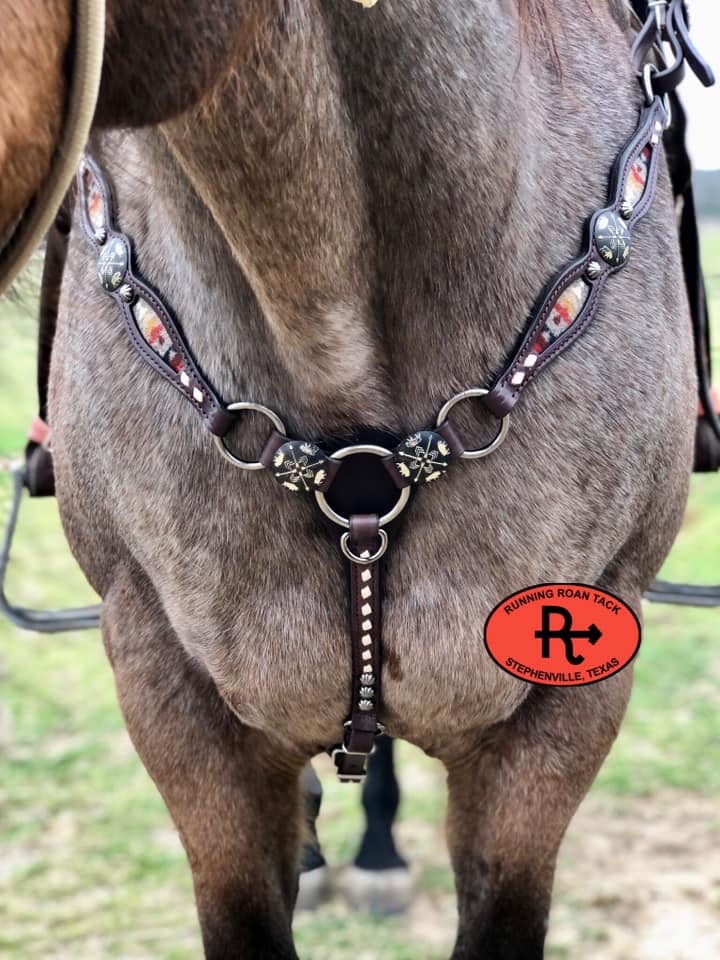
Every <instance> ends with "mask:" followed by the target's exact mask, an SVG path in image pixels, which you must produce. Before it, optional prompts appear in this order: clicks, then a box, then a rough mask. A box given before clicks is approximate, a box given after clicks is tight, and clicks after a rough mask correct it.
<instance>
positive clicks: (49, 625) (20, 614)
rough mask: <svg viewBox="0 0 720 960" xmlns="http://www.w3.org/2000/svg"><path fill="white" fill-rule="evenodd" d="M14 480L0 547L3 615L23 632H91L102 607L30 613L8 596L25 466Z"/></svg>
mask: <svg viewBox="0 0 720 960" xmlns="http://www.w3.org/2000/svg"><path fill="white" fill-rule="evenodd" d="M10 474H11V476H12V480H13V493H12V501H11V504H10V513H9V514H8V519H7V524H6V526H5V534H4V536H3V541H2V548H0V614H3V615H4V616H6V617H7V618H8V620H9V621H10V622H11V623H13V624H14V625H15V626H16V627H19V628H20V629H21V630H34V631H36V632H37V633H63V632H65V631H67V630H90V629H93V628H95V627H98V626H99V625H100V606H99V605H98V606H93V607H77V608H74V609H70V610H28V609H26V608H25V607H16V606H14V605H13V604H12V603H10V601H9V600H8V598H7V596H6V595H5V578H6V576H7V571H8V567H9V565H10V550H11V547H12V543H13V539H14V537H15V530H16V528H17V522H18V515H19V513H20V504H21V502H22V497H23V488H24V486H25V467H24V466H16V467H13V468H11V470H10Z"/></svg>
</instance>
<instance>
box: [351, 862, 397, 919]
mask: <svg viewBox="0 0 720 960" xmlns="http://www.w3.org/2000/svg"><path fill="white" fill-rule="evenodd" d="M340 887H341V889H342V892H343V894H344V895H345V897H346V899H347V900H348V902H349V903H350V906H352V907H354V908H355V909H356V910H364V911H366V912H367V913H374V914H380V915H388V914H392V913H403V912H404V911H405V910H407V908H408V907H409V906H410V902H411V900H412V894H413V881H412V877H411V876H410V871H409V870H408V869H407V868H406V867H393V868H392V869H390V870H361V869H360V867H348V869H347V870H345V871H344V872H343V874H342V877H341V879H340Z"/></svg>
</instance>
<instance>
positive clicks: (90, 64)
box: [0, 0, 105, 294]
mask: <svg viewBox="0 0 720 960" xmlns="http://www.w3.org/2000/svg"><path fill="white" fill-rule="evenodd" d="M75 37H76V39H75V51H74V54H75V55H74V60H73V67H72V77H71V80H70V92H69V97H68V111H67V119H66V121H65V125H64V128H63V134H62V137H61V140H60V143H59V144H58V147H57V150H56V153H55V158H54V162H53V166H52V169H51V171H50V175H49V176H48V178H47V181H46V182H45V184H44V185H43V187H42V189H41V190H40V192H39V193H38V194H37V195H36V196H35V199H34V200H33V202H32V206H31V207H30V209H29V210H28V211H26V213H25V215H24V217H23V219H22V221H21V223H20V225H19V226H18V228H17V230H16V232H15V234H14V236H13V237H12V239H11V240H10V243H9V244H8V247H7V248H6V249H5V250H4V251H3V253H2V257H1V258H0V294H2V293H4V292H5V291H6V290H7V289H8V288H9V287H10V285H11V284H12V283H13V281H14V280H16V279H17V276H18V274H19V273H20V271H21V270H22V269H23V267H24V266H25V265H26V264H27V262H28V260H29V259H30V257H31V256H32V255H33V253H34V252H35V249H36V248H37V247H38V245H39V244H40V243H41V242H42V239H43V237H44V236H45V234H46V233H47V231H48V230H49V229H50V226H51V224H52V222H53V219H54V218H55V215H56V214H57V212H58V210H59V209H60V204H61V203H62V201H63V197H64V196H65V194H66V192H67V189H68V187H69V186H70V182H71V181H72V178H73V174H74V173H75V169H76V168H77V165H78V163H79V162H80V157H81V156H82V152H83V150H84V149H85V144H86V143H87V138H88V135H89V133H90V126H91V124H92V121H93V116H94V115H95V107H96V105H97V98H98V91H99V90H100V75H101V73H102V62H103V49H104V46H105V0H77V2H76V7H75Z"/></svg>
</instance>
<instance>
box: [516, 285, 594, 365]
mask: <svg viewBox="0 0 720 960" xmlns="http://www.w3.org/2000/svg"><path fill="white" fill-rule="evenodd" d="M589 296H590V285H589V284H588V283H586V281H585V280H583V278H582V277H580V278H579V279H578V280H576V281H575V283H571V284H570V286H569V287H568V288H567V289H566V290H563V292H562V293H561V294H560V297H559V298H558V300H557V302H556V303H555V306H554V307H553V308H552V310H551V311H550V314H549V316H548V318H547V320H546V321H545V326H544V327H543V329H542V331H541V333H540V335H539V336H538V338H537V340H535V342H534V343H533V346H532V351H533V353H531V354H530V356H533V354H538V353H542V352H543V350H547V348H548V347H549V346H550V344H551V343H554V341H555V340H557V338H558V337H559V336H560V334H561V333H565V331H566V330H567V328H568V327H569V326H570V325H571V324H572V323H574V322H575V321H576V320H577V318H578V317H579V316H580V311H581V310H582V308H583V307H584V306H585V303H586V301H587V298H588V297H589Z"/></svg>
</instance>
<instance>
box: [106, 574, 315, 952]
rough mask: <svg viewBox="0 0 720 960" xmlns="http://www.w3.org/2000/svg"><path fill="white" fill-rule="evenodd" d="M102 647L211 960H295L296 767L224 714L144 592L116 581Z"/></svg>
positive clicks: (200, 672) (281, 752) (276, 746)
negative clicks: (184, 860) (174, 837)
mask: <svg viewBox="0 0 720 960" xmlns="http://www.w3.org/2000/svg"><path fill="white" fill-rule="evenodd" d="M103 637H104V640H105V644H106V648H107V651H108V655H109V657H110V660H111V663H112V666H113V670H114V673H115V680H116V685H117V690H118V696H119V700H120V705H121V707H122V711H123V714H124V716H125V721H126V724H127V729H128V732H129V734H130V737H131V738H132V741H133V743H134V745H135V748H136V750H137V752H138V753H139V755H140V757H141V759H142V761H143V763H144V764H145V767H146V768H147V770H148V772H149V774H150V776H151V777H152V778H153V780H154V781H155V784H156V786H157V787H158V789H159V790H160V793H161V794H162V796H163V798H164V800H165V803H166V804H167V806H168V809H169V811H170V814H171V815H172V818H173V820H174V822H175V825H176V827H177V829H178V832H179V834H180V837H181V839H182V842H183V845H184V847H185V851H186V853H187V856H188V860H189V862H190V867H191V870H192V876H193V883H194V888H195V898H196V903H197V910H198V914H199V919H200V925H201V928H202V937H203V944H204V947H205V956H206V958H207V960H230V958H232V960H297V954H296V952H295V948H294V946H293V941H292V933H291V919H292V911H293V906H294V901H295V896H296V891H297V871H298V861H299V847H300V810H301V796H300V788H299V774H300V771H301V768H302V764H303V758H302V757H296V756H292V755H291V754H289V753H288V752H286V751H284V750H283V748H282V746H281V745H279V744H278V743H277V742H270V740H269V739H268V738H267V737H266V736H265V735H264V734H262V733H260V732H258V731H255V730H251V729H250V728H248V727H246V726H244V725H243V724H242V723H240V721H238V720H237V719H236V718H235V717H234V716H233V715H232V714H231V713H230V712H229V710H228V709H227V707H226V705H225V704H224V702H223V701H222V699H221V698H220V696H219V694H218V692H217V690H216V688H215V686H214V684H213V683H212V682H211V680H210V678H209V677H208V676H207V674H206V673H205V672H204V671H203V670H202V668H201V667H200V666H198V665H197V664H196V663H194V662H193V661H191V660H190V658H189V657H188V656H187V655H186V653H185V651H184V650H183V648H182V647H181V646H180V644H179V643H178V642H177V639H176V637H175V635H174V634H173V632H172V629H171V628H170V626H169V624H168V622H167V620H166V619H165V617H164V615H163V613H162V610H161V609H160V606H159V604H158V602H157V599H156V597H155V596H154V593H153V591H152V588H151V587H150V585H149V584H148V585H145V584H142V585H138V583H137V582H132V581H130V580H128V581H126V582H124V583H122V582H120V581H119V580H116V581H115V583H114V584H113V586H112V588H111V589H110V591H109V594H108V595H107V596H106V599H105V603H104V607H103Z"/></svg>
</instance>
